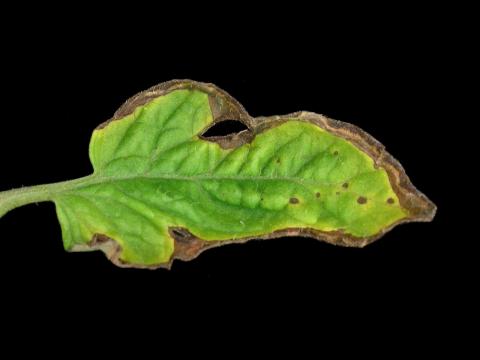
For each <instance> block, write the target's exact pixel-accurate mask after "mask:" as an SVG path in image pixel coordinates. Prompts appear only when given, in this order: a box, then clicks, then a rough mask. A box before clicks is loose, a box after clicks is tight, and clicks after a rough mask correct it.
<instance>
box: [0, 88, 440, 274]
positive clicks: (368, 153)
mask: <svg viewBox="0 0 480 360" xmlns="http://www.w3.org/2000/svg"><path fill="white" fill-rule="evenodd" d="M227 119H235V120H238V121H241V122H242V123H244V124H245V125H246V126H247V127H248V130H246V131H242V132H240V133H238V134H233V135H227V136H222V137H214V138H204V137H202V133H204V132H206V131H207V129H209V128H210V127H211V126H213V125H214V124H216V123H218V122H221V121H223V120H227ZM89 154H90V160H91V162H92V165H93V168H94V172H93V174H92V175H90V176H87V177H85V178H81V179H77V180H72V181H66V182H62V183H57V184H50V185H40V186H34V187H30V188H22V189H18V190H11V191H6V192H2V193H0V216H3V215H4V214H5V213H6V212H8V211H9V210H11V209H13V208H15V207H17V206H21V205H24V204H28V203H31V202H39V201H53V202H54V203H55V205H56V210H57V215H58V218H59V220H60V224H61V228H62V235H63V241H64V245H65V248H66V249H67V250H69V251H82V250H95V249H101V250H103V251H104V252H105V253H106V254H107V256H108V258H109V259H110V260H111V261H113V262H114V263H115V264H117V265H120V266H134V267H169V266H170V265H171V263H172V261H173V260H174V259H175V258H178V259H183V260H189V259H192V258H194V257H195V256H197V255H198V254H199V253H200V252H201V251H203V250H204V249H207V248H209V247H213V246H218V245H222V244H228V243H232V242H244V241H247V240H250V239H269V238H275V237H280V236H298V235H300V236H310V237H314V238H317V239H321V240H324V241H327V242H329V243H332V244H336V245H344V246H357V247H362V246H365V245H366V244H369V243H370V242H372V241H374V240H376V239H378V238H379V237H380V236H382V235H383V234H384V233H385V232H387V231H389V230H390V229H392V228H393V227H394V226H395V225H398V224H400V223H404V222H411V221H430V220H431V219H432V218H433V216H434V214H435V211H436V208H435V205H434V204H433V203H432V202H431V201H429V200H428V199H427V198H426V197H425V196H424V195H423V194H422V193H420V192H419V191H417V190H416V189H415V187H413V185H412V184H411V183H410V181H409V179H408V177H407V176H406V174H405V172H404V170H403V168H402V167H401V166H400V164H399V163H398V162H397V161H396V160H395V159H393V158H392V156H391V155H389V154H388V153H387V152H386V151H385V149H384V147H383V146H382V145H381V144H380V143H378V142H377V141H376V140H375V139H373V138H372V137H371V136H370V135H368V134H366V133H365V132H363V131H362V130H360V129H359V128H357V127H355V126H353V125H350V124H346V123H343V122H340V121H335V120H332V119H329V118H327V117H325V116H322V115H317V114H314V113H309V112H297V113H294V114H289V115H284V116H272V117H259V118H252V117H251V116H250V115H249V114H248V113H247V112H246V111H245V110H244V108H243V107H242V106H241V105H240V104H239V103H238V102H237V101H236V100H235V99H233V98H232V97H231V96H229V95H228V94H227V93H225V92H224V91H222V90H220V89H218V88H217V87H215V86H214V85H212V84H204V83H198V82H194V81H190V80H184V81H170V82H166V83H163V84H160V85H158V86H155V87H153V88H151V89H149V90H147V91H144V92H142V93H140V94H138V95H136V96H134V97H133V98H131V99H130V100H128V101H127V102H126V103H125V104H124V105H123V106H122V107H121V108H120V109H119V110H118V111H117V112H116V113H115V115H114V117H113V118H112V119H111V120H109V121H107V122H106V123H104V124H102V125H100V126H99V127H98V128H97V129H95V131H94V132H93V135H92V138H91V142H90V149H89Z"/></svg>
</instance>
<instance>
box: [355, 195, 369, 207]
mask: <svg viewBox="0 0 480 360" xmlns="http://www.w3.org/2000/svg"><path fill="white" fill-rule="evenodd" d="M367 201H368V199H367V198H366V197H365V196H359V197H358V198H357V202H358V203H359V204H360V205H364V204H366V203H367Z"/></svg>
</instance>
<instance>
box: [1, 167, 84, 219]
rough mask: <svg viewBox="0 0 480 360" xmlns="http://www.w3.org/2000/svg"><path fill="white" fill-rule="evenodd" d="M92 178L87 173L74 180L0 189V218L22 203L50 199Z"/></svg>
mask: <svg viewBox="0 0 480 360" xmlns="http://www.w3.org/2000/svg"><path fill="white" fill-rule="evenodd" d="M92 178H93V175H89V176H85V177H83V178H80V179H75V180H69V181H62V182H57V183H52V184H45V185H35V186H26V187H22V188H18V189H13V190H8V191H2V192H0V218H1V217H2V216H4V215H5V214H6V213H7V212H9V211H10V210H13V209H15V208H17V207H20V206H23V205H27V204H31V203H39V202H44V201H52V200H53V197H54V196H55V195H56V194H59V193H61V192H63V191H67V190H70V189H72V188H74V187H76V186H78V185H81V184H83V183H86V182H88V181H89V180H91V179H92Z"/></svg>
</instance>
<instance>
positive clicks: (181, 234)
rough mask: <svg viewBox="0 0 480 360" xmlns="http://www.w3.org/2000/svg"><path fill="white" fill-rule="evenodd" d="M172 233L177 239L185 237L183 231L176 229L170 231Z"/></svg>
mask: <svg viewBox="0 0 480 360" xmlns="http://www.w3.org/2000/svg"><path fill="white" fill-rule="evenodd" d="M172 233H173V234H175V235H176V236H178V237H179V238H185V237H187V234H185V233H184V232H183V231H180V230H178V229H172Z"/></svg>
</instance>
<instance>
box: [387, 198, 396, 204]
mask: <svg viewBox="0 0 480 360" xmlns="http://www.w3.org/2000/svg"><path fill="white" fill-rule="evenodd" d="M387 203H389V204H394V203H395V200H393V198H388V199H387Z"/></svg>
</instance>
